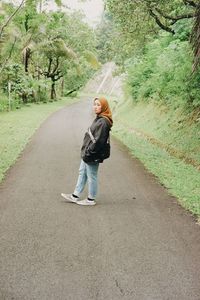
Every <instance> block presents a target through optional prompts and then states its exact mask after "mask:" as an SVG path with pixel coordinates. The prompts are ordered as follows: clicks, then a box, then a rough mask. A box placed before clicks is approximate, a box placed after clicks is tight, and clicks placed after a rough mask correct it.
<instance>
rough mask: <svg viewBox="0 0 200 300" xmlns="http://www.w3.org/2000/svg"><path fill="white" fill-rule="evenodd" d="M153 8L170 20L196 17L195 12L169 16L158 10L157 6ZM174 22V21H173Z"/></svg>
mask: <svg viewBox="0 0 200 300" xmlns="http://www.w3.org/2000/svg"><path fill="white" fill-rule="evenodd" d="M155 10H156V11H157V12H158V13H159V14H160V15H161V16H162V17H164V18H165V19H168V20H172V21H175V22H177V21H179V20H182V19H189V18H194V17H196V13H195V12H194V13H187V14H183V15H179V16H175V17H173V16H169V15H166V14H165V13H164V12H163V11H162V10H160V9H159V8H155ZM173 24H174V23H173Z"/></svg>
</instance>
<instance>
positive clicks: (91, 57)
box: [84, 50, 100, 70]
mask: <svg viewBox="0 0 200 300" xmlns="http://www.w3.org/2000/svg"><path fill="white" fill-rule="evenodd" d="M84 57H85V59H86V60H87V62H88V63H89V64H90V65H91V67H92V68H93V69H95V70H97V69H98V68H99V67H100V63H99V61H98V59H97V58H96V56H95V55H94V53H93V52H91V51H88V50H87V51H85V52H84Z"/></svg>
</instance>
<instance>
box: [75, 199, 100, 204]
mask: <svg viewBox="0 0 200 300" xmlns="http://www.w3.org/2000/svg"><path fill="white" fill-rule="evenodd" d="M76 204H79V205H95V204H96V202H95V201H94V200H88V199H84V200H80V201H77V202H76Z"/></svg>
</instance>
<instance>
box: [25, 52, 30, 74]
mask: <svg viewBox="0 0 200 300" xmlns="http://www.w3.org/2000/svg"><path fill="white" fill-rule="evenodd" d="M30 56H31V50H30V49H29V48H26V49H25V54H24V70H25V72H26V73H28V65H29V58H30Z"/></svg>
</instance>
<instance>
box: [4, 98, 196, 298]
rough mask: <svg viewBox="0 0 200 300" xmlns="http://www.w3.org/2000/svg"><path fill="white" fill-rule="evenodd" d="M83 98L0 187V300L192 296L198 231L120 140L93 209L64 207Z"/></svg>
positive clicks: (51, 125) (50, 126)
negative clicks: (64, 195)
mask: <svg viewBox="0 0 200 300" xmlns="http://www.w3.org/2000/svg"><path fill="white" fill-rule="evenodd" d="M90 105H91V103H89V102H88V101H81V102H79V103H76V104H73V105H71V106H68V107H66V108H64V109H61V110H60V111H58V112H56V113H54V114H53V115H52V116H50V117H49V118H48V119H47V121H46V122H45V123H44V124H43V125H42V126H41V127H40V129H39V130H38V131H37V132H36V134H35V135H34V136H33V138H32V140H31V142H30V143H29V144H28V145H27V147H26V149H25V151H24V152H23V154H22V155H21V157H20V158H19V159H18V161H17V163H16V164H15V166H14V167H13V168H11V169H10V171H9V172H8V174H7V177H6V179H5V180H4V182H3V183H2V184H1V185H0V299H1V300H4V299H6V300H11V299H12V300H33V299H34V300H47V299H48V300H54V299H55V300H57V299H59V300H96V299H99V300H100V299H101V300H118V299H119V300H121V299H131V300H175V299H177V300H199V299H200V228H199V226H197V225H196V224H195V221H194V219H193V218H192V217H191V216H190V214H188V213H187V212H185V211H184V210H183V209H182V208H181V207H180V206H179V205H178V204H177V202H176V199H174V198H173V197H171V196H169V195H168V193H167V191H166V189H165V188H164V187H162V186H161V185H160V184H159V183H158V182H157V181H156V179H155V178H154V176H152V175H151V174H150V173H148V172H147V171H146V170H145V169H144V167H143V166H142V164H141V163H140V162H139V161H138V160H137V159H134V158H132V157H131V156H130V154H129V153H128V151H127V149H126V148H125V147H124V146H122V145H121V144H120V143H119V142H117V141H115V140H113V141H112V156H111V158H110V159H109V160H107V161H105V162H104V163H103V164H102V165H101V167H100V174H99V181H100V187H99V196H98V199H97V201H98V205H96V206H95V207H82V206H78V205H76V204H72V203H65V202H64V201H63V200H62V198H61V197H60V193H61V192H71V191H72V190H73V187H74V184H75V182H76V178H77V170H78V167H79V156H80V146H81V143H82V138H83V135H84V132H85V130H86V128H87V127H88V126H89V125H90V122H91V117H92V116H91V110H90Z"/></svg>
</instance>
